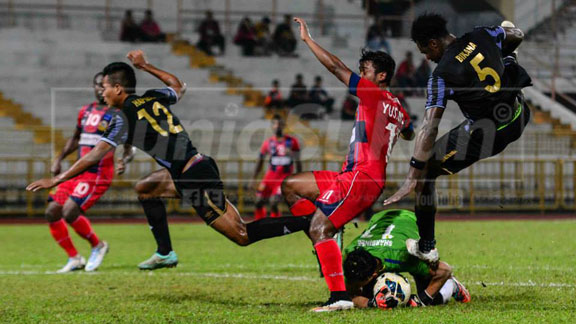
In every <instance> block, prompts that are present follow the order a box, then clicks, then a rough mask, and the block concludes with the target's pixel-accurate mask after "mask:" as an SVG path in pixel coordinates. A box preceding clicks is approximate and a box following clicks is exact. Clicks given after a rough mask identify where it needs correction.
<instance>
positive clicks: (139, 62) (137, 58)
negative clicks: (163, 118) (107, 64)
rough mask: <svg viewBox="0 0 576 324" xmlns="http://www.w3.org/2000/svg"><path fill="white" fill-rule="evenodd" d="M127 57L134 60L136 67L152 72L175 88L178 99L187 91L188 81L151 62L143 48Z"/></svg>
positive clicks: (131, 60)
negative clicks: (181, 79)
mask: <svg viewBox="0 0 576 324" xmlns="http://www.w3.org/2000/svg"><path fill="white" fill-rule="evenodd" d="M126 57H127V58H128V59H129V60H130V62H132V65H134V67H135V68H137V69H139V70H142V71H146V72H148V73H150V74H152V75H153V76H155V77H156V78H158V79H159V80H160V81H162V82H164V84H165V85H166V86H168V87H170V88H172V89H174V91H176V95H178V99H179V98H181V97H182V96H183V95H184V93H185V92H186V83H184V82H182V81H180V79H178V78H177V77H176V76H175V75H174V74H171V73H169V72H166V71H164V70H161V69H159V68H157V67H155V66H154V65H152V64H150V63H149V62H148V60H146V56H145V55H144V52H143V51H142V50H134V51H130V52H129V53H128V54H127V55H126Z"/></svg>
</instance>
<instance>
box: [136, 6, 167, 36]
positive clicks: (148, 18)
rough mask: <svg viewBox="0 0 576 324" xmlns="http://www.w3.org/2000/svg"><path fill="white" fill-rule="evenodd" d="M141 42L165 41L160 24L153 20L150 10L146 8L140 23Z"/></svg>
mask: <svg viewBox="0 0 576 324" xmlns="http://www.w3.org/2000/svg"><path fill="white" fill-rule="evenodd" d="M140 31H141V32H142V41H143V42H165V41H166V34H164V33H162V31H161V30H160V26H159V25H158V23H157V22H156V20H154V17H153V15H152V10H146V13H145V16H144V19H143V20H142V22H141V23H140Z"/></svg>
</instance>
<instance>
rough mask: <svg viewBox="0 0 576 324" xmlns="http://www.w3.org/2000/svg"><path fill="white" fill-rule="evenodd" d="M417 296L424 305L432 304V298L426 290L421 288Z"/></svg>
mask: <svg viewBox="0 0 576 324" xmlns="http://www.w3.org/2000/svg"><path fill="white" fill-rule="evenodd" d="M438 295H439V294H438ZM418 298H420V301H421V302H422V304H424V305H426V306H428V305H432V302H433V301H434V298H432V297H430V295H428V293H427V292H426V290H422V291H421V292H419V293H418Z"/></svg>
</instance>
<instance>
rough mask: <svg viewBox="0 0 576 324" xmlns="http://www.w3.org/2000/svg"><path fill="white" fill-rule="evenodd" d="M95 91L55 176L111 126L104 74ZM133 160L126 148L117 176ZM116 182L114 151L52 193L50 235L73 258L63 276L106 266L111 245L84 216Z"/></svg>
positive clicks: (80, 115)
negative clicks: (79, 243) (85, 245)
mask: <svg viewBox="0 0 576 324" xmlns="http://www.w3.org/2000/svg"><path fill="white" fill-rule="evenodd" d="M93 87H94V95H95V96H96V99H97V101H95V102H93V103H91V104H89V105H86V106H83V107H82V108H81V109H80V111H79V113H78V119H77V123H76V130H75V132H74V135H72V137H71V138H69V139H68V141H67V142H66V145H65V146H64V148H63V149H62V152H60V154H58V155H57V157H56V159H55V160H54V162H53V163H52V167H51V172H52V174H54V175H58V174H59V173H60V171H61V164H62V160H63V159H64V158H66V157H67V156H68V155H70V154H71V153H73V152H74V151H78V158H81V157H83V156H85V155H86V154H88V153H89V152H90V151H91V150H92V149H93V148H94V146H95V145H96V143H98V141H99V140H100V138H101V137H102V134H104V132H105V131H106V128H107V127H108V124H109V123H110V120H111V118H112V112H111V110H113V108H109V107H107V106H106V103H105V102H104V100H103V97H102V91H103V89H102V73H101V72H99V73H98V74H96V75H95V76H94V79H93ZM131 158H132V149H131V147H129V146H128V147H125V148H124V157H123V158H121V159H119V161H118V165H117V174H122V173H123V172H124V169H125V163H126V162H128V161H129V160H130V159H131ZM113 178H114V151H110V152H108V154H106V155H105V156H104V157H103V158H102V160H101V161H100V162H99V163H98V164H95V165H93V166H92V167H90V168H89V169H87V170H86V171H85V172H83V173H82V174H80V175H78V176H77V177H75V178H74V179H70V180H68V181H66V182H64V183H62V184H60V185H58V187H57V188H54V190H52V191H51V192H50V195H49V197H48V206H47V207H46V219H47V220H48V222H49V225H50V233H51V234H52V236H53V237H54V239H55V240H56V242H58V244H59V245H60V246H61V247H62V248H63V249H64V250H65V251H66V253H67V254H68V258H69V259H68V262H67V263H66V265H65V266H64V267H63V268H62V269H60V270H58V272H59V273H64V272H69V271H74V270H80V269H82V268H84V267H85V269H86V271H94V270H96V269H97V268H98V267H99V266H100V264H101V263H102V260H103V258H104V256H105V255H106V253H107V251H108V243H107V242H105V241H102V240H100V238H99V237H98V235H96V233H95V232H94V230H93V229H92V225H91V224H90V221H89V220H88V218H86V217H85V216H84V214H85V213H86V212H87V211H88V209H90V207H92V205H94V203H96V202H97V201H98V200H99V199H100V197H102V196H103V195H104V193H105V192H106V191H107V190H108V188H109V187H110V184H111V183H112V179H113ZM66 223H68V224H69V225H70V226H71V227H72V228H73V229H74V230H75V232H76V233H78V235H80V236H81V237H82V238H84V239H85V240H87V241H88V242H89V243H90V245H91V246H92V253H91V255H90V258H89V259H88V263H86V262H85V260H84V258H83V257H82V256H81V255H80V254H79V253H78V251H77V250H76V248H75V246H74V244H73V243H72V240H71V239H70V236H69V235H68V228H67V226H66Z"/></svg>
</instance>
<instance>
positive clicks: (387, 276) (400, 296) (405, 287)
mask: <svg viewBox="0 0 576 324" xmlns="http://www.w3.org/2000/svg"><path fill="white" fill-rule="evenodd" d="M384 286H386V287H388V295H387V297H392V298H394V299H396V300H397V301H398V306H403V305H406V303H408V300H409V299H410V282H409V281H408V279H406V277H404V276H402V275H401V274H399V273H393V272H384V273H383V274H381V275H380V276H378V278H377V279H376V284H374V290H373V292H374V296H376V294H378V292H380V290H381V289H382V288H383V287H384Z"/></svg>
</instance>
